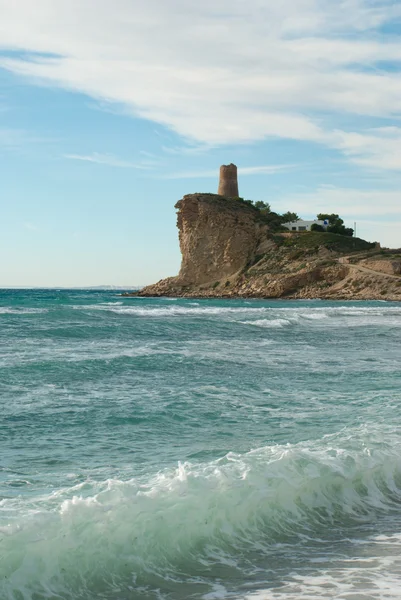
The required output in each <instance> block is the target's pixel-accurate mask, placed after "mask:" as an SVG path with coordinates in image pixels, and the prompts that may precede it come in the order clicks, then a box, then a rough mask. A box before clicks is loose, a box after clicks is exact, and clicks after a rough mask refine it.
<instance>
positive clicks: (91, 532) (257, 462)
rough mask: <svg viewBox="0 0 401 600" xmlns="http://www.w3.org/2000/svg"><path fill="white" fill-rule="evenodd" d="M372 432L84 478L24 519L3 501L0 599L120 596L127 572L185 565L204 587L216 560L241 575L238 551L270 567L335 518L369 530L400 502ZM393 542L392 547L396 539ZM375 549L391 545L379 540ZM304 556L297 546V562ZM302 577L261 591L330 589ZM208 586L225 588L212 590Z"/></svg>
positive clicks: (393, 440) (393, 466) (395, 440)
mask: <svg viewBox="0 0 401 600" xmlns="http://www.w3.org/2000/svg"><path fill="white" fill-rule="evenodd" d="M382 435H383V431H381V432H380V431H379V430H378V431H377V432H375V431H369V432H368V431H366V428H359V429H356V430H355V429H354V430H349V431H348V430H344V431H343V432H341V433H340V434H336V435H331V436H325V438H324V440H323V439H322V440H318V441H317V442H314V443H311V442H308V443H300V444H296V445H290V444H288V445H284V446H279V445H277V446H267V447H264V448H259V449H256V450H253V451H251V452H248V453H245V454H238V453H229V454H227V455H226V456H225V457H224V458H221V459H219V460H214V461H212V462H208V463H203V464H192V463H189V462H186V463H183V464H179V465H178V467H177V468H176V469H173V470H165V471H163V472H161V473H158V474H156V475H155V476H153V477H151V478H148V479H135V480H130V481H125V482H124V481H120V480H116V479H109V480H106V481H104V482H100V483H95V482H93V483H90V482H84V483H80V484H78V485H75V486H74V487H73V488H66V489H63V490H58V491H57V492H56V493H54V494H52V495H51V496H48V497H46V498H42V499H38V500H36V501H34V502H33V501H31V503H30V505H29V504H28V505H27V506H26V508H25V511H24V516H23V517H22V513H21V509H22V506H21V503H23V502H24V499H23V498H16V499H11V500H6V501H5V503H4V502H3V507H2V508H3V515H4V516H7V515H8V518H9V521H8V530H7V535H6V536H5V537H4V538H3V540H2V546H3V548H2V554H3V558H4V560H3V564H2V567H1V569H2V573H3V577H2V579H0V592H1V594H0V597H1V598H2V599H4V600H11V599H14V598H15V597H16V593H17V592H16V590H19V591H20V594H22V596H21V597H24V596H23V593H24V590H27V589H30V590H35V591H36V593H37V595H38V597H40V594H42V595H43V594H44V592H45V590H46V593H48V594H49V595H50V597H51V595H53V596H55V597H56V596H57V594H58V595H59V596H60V597H64V596H63V595H65V593H66V590H69V594H70V596H69V597H74V596H73V595H72V596H71V594H75V595H76V596H77V597H85V598H95V597H101V596H100V589H102V590H103V593H104V594H105V596H104V597H107V598H120V596H119V595H118V594H117V593H116V590H114V592H113V589H114V588H113V586H114V585H115V584H118V588H119V590H120V592H121V589H123V588H124V586H125V587H126V586H127V585H128V584H129V582H130V581H132V578H133V575H134V574H135V577H139V578H140V579H141V580H142V581H144V582H146V581H147V582H148V583H149V582H152V581H153V578H156V579H157V578H158V577H163V578H165V577H168V578H170V577H171V578H173V579H174V580H175V581H181V580H182V577H183V572H185V566H184V565H185V564H186V561H193V560H196V561H197V562H198V563H199V564H203V565H204V567H205V569H206V570H205V573H206V575H205V579H204V580H203V583H204V584H206V583H207V582H209V580H208V578H207V573H208V569H209V570H210V569H213V568H214V567H215V565H216V564H220V565H225V567H226V568H231V569H234V571H235V570H238V569H241V568H242V567H241V566H240V563H239V562H238V557H239V556H240V555H241V552H243V551H245V549H248V550H253V555H254V560H259V559H261V558H263V557H264V560H265V561H266V560H268V561H271V560H274V557H275V553H276V551H277V548H280V544H281V546H282V548H286V547H288V548H292V547H293V546H294V544H295V545H296V546H297V547H298V553H299V552H301V553H302V543H303V541H302V540H305V539H313V538H315V539H322V538H327V543H326V546H329V540H330V539H333V535H335V526H336V525H335V524H336V522H337V523H339V522H341V521H340V520H341V519H344V520H345V521H346V522H347V523H348V525H347V527H348V530H349V529H350V527H352V526H354V527H356V526H357V525H358V524H361V523H362V524H363V523H365V524H369V523H374V522H375V521H376V519H377V518H378V516H379V515H380V514H384V513H386V511H388V510H391V509H392V508H395V507H397V506H398V504H399V502H400V501H401V490H400V477H401V471H400V462H399V457H400V439H399V437H398V434H397V433H396V432H394V431H392V430H391V429H388V431H387V433H386V436H385V438H384V439H386V443H385V444H383V443H382V442H383V440H382ZM367 448H368V449H369V450H370V451H369V452H366V449H367ZM17 509H18V510H19V513H20V516H19V517H18V519H16V514H17V513H16V510H17ZM3 519H4V517H3ZM352 524H353V525H352ZM2 527H7V523H5V524H4V525H2ZM333 528H334V529H333ZM334 539H335V538H334ZM322 541H323V540H322ZM394 541H395V543H396V544H398V545H399V542H400V536H399V535H398V536H397V537H396V538H395V540H394ZM362 542H364V540H362ZM378 542H379V543H380V544H387V545H388V544H391V540H388V539H383V538H382V537H381V538H380V539H379V540H378ZM334 548H335V544H334ZM366 549H367V550H368V549H369V546H368V545H367V546H366ZM367 550H366V551H364V552H362V555H361V556H362V558H363V559H366V558H368V557H369V555H368V554H367ZM326 551H327V552H328V553H329V554H330V550H329V549H328V548H326ZM333 552H334V550H333ZM336 556H337V555H333V558H330V556H329V555H326V558H327V560H328V561H329V562H330V561H333V560H337V558H338V557H337V558H336ZM373 556H375V554H373ZM258 557H259V558H258ZM269 557H270V558H269ZM310 558H311V550H310V548H309V546H308V545H306V546H305V556H304V557H303V560H304V561H305V564H308V561H309V560H310ZM298 560H299V558H298ZM351 566H352V565H351ZM254 568H255V569H258V568H260V566H259V567H258V564H255V566H254ZM343 570H344V569H343ZM339 575H341V578H339ZM308 577H309V579H308V578H307V577H303V579H302V578H301V579H296V578H295V577H293V576H292V575H291V577H289V574H288V573H287V578H288V580H287V581H286V580H284V581H283V582H282V583H283V584H284V585H285V586H289V587H288V588H287V595H286V596H280V595H277V594H280V593H282V592H283V591H284V589H285V588H280V589H278V590H276V591H274V590H272V591H270V592H266V593H271V594H274V593H276V596H274V595H272V596H271V598H284V597H285V598H291V597H292V596H291V593H290V592H291V589H292V588H291V586H292V587H293V589H294V593H295V591H297V592H298V591H300V592H302V593H304V594H305V593H306V592H305V590H307V589H309V590H313V593H315V592H316V590H318V589H319V586H320V587H321V588H322V587H323V592H324V591H325V590H326V592H327V589H329V592H330V588H328V587H327V586H326V587H324V585H323V580H322V579H320V580H319V579H316V577H317V575H313V574H312V575H308ZM314 577H315V579H314ZM332 580H333V582H334V581H337V582H338V585H337V587H334V588H333V589H334V590H335V591H336V593H337V596H335V595H334V592H333V593H332V595H331V596H330V595H329V594H328V593H326V595H324V593H322V598H330V597H341V596H338V594H339V593H340V592H341V593H343V591H344V590H345V589H346V588H345V587H344V588H340V587H338V586H339V585H340V584H341V585H343V584H344V585H345V583H346V579H345V577H344V573H342V572H341V571H340V570H339V571H338V572H336V573H334V574H333V577H332ZM327 581H330V579H329V578H328V579H327ZM351 583H352V582H351ZM210 584H211V582H209V583H208V585H210ZM99 586H100V587H99ZM385 589H386V588H385V587H383V588H382V590H385ZM218 591H219V592H220V593H223V591H224V590H223V588H220V590H216V589H214V592H213V590H211V591H210V593H217V592H218ZM120 592H119V593H120ZM260 593H262V592H260ZM263 593H265V592H263ZM330 593H331V592H330ZM96 594H98V595H96ZM27 597H31V596H27ZM32 597H33V596H32ZM211 597H213V596H209V598H211ZM229 597H238V596H232V595H231V596H229ZM265 597H266V598H269V596H268V595H267V596H265ZM304 597H305V598H307V597H308V596H304ZM315 597H316V596H315ZM317 597H318V596H317ZM373 597H375V596H373ZM376 597H380V596H379V595H377V596H376ZM249 598H252V596H249ZM260 598H263V596H260ZM255 600H256V596H255Z"/></svg>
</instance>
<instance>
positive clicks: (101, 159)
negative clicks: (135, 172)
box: [64, 152, 154, 171]
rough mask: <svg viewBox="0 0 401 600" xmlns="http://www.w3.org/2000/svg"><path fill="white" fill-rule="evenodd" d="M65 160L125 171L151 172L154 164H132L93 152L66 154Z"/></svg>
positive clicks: (110, 155)
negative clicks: (118, 168)
mask: <svg viewBox="0 0 401 600" xmlns="http://www.w3.org/2000/svg"><path fill="white" fill-rule="evenodd" d="M64 158H68V159H70V160H80V161H84V162H90V163H95V164H98V165H107V166H109V167H120V168H123V169H139V170H144V171H146V170H149V169H151V168H152V166H153V164H154V163H153V162H152V163H150V161H147V162H145V161H143V162H139V163H136V162H131V161H129V160H124V159H121V158H118V157H116V156H113V155H112V154H100V153H99V152H93V154H65V155H64Z"/></svg>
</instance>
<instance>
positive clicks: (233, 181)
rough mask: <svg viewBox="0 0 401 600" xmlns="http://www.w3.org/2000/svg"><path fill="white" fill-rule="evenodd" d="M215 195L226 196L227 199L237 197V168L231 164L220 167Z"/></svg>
mask: <svg viewBox="0 0 401 600" xmlns="http://www.w3.org/2000/svg"><path fill="white" fill-rule="evenodd" d="M217 193H218V194H219V195H220V196H227V198H236V197H238V196H239V193H238V174H237V167H236V165H233V163H231V164H229V165H221V167H220V179H219V189H218V192H217Z"/></svg>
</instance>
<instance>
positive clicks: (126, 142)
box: [0, 0, 401, 287]
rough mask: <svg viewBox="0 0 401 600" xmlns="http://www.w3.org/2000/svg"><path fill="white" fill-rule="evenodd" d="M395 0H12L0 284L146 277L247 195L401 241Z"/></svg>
mask: <svg viewBox="0 0 401 600" xmlns="http://www.w3.org/2000/svg"><path fill="white" fill-rule="evenodd" d="M400 118H401V0H399V1H394V0H295V1H294V0H280V1H277V0H202V2H195V1H191V0H35V1H33V0H0V209H1V213H0V214H1V218H0V256H1V260H0V286H66V287H68V286H92V285H93V286H95V285H121V286H128V285H145V284H148V283H153V282H155V281H158V280H159V279H161V278H163V277H166V276H171V275H175V274H176V273H177V272H178V269H179V265H180V252H179V246H178V235H177V229H176V225H175V223H176V214H175V209H174V204H175V203H176V201H177V200H179V199H180V198H181V197H182V196H183V195H184V194H188V193H193V192H217V185H218V171H219V166H220V165H221V164H228V163H230V162H233V163H235V164H237V165H238V170H239V191H240V195H241V196H242V197H244V198H246V199H252V200H263V201H266V202H269V203H270V205H271V207H272V209H273V210H276V211H278V212H285V211H287V210H291V211H296V212H297V213H298V214H299V215H300V216H301V217H303V218H314V217H315V216H316V214H317V213H319V212H336V213H339V214H340V215H342V216H343V218H344V220H345V222H346V224H347V225H348V226H351V227H352V226H353V224H354V222H356V224H357V233H358V236H360V237H363V238H365V239H368V240H369V241H380V242H381V244H382V245H383V246H387V247H401V233H400V231H401V120H400Z"/></svg>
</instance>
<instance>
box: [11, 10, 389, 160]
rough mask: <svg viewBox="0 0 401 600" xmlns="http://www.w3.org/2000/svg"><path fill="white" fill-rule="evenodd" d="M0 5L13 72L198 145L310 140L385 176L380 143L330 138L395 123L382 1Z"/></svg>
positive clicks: (383, 139) (383, 140)
mask: <svg viewBox="0 0 401 600" xmlns="http://www.w3.org/2000/svg"><path fill="white" fill-rule="evenodd" d="M3 5H4V6H2V19H1V22H0V46H2V47H3V48H7V49H12V50H17V51H18V50H22V51H24V52H26V51H27V52H31V56H30V57H29V55H28V56H26V55H25V56H23V57H22V58H10V57H7V58H6V57H4V58H2V59H1V60H0V66H2V67H3V68H4V69H8V70H9V71H12V72H13V73H16V74H19V75H22V76H26V77H29V78H30V79H31V80H32V78H34V79H35V80H36V81H37V82H38V83H41V82H43V83H44V84H46V85H48V84H49V83H50V84H52V85H56V86H62V87H64V88H66V89H70V90H74V91H79V92H83V93H85V94H87V95H89V96H91V97H92V98H95V99H96V100H97V101H100V102H104V103H115V105H116V106H123V107H124V108H125V110H126V111H127V112H129V113H131V114H134V115H135V116H139V117H143V118H146V119H150V120H152V121H154V122H157V123H159V124H161V125H163V126H167V127H169V128H171V129H172V130H174V131H175V132H176V133H178V134H179V135H181V136H182V137H183V138H184V139H186V140H192V141H194V142H195V143H196V144H200V145H205V146H215V145H218V144H226V143H243V142H252V141H255V140H263V139H266V138H270V137H272V138H273V137H274V138H285V139H291V140H302V141H310V142H315V143H318V144H322V145H326V146H329V147H332V148H335V149H336V150H338V151H339V152H340V153H342V154H343V155H344V156H345V157H347V158H349V159H350V160H352V161H358V163H359V164H361V165H363V166H370V164H371V162H370V161H371V160H375V161H376V159H378V158H379V157H380V154H381V150H382V149H383V147H385V154H386V156H387V158H386V159H385V160H382V161H380V160H377V161H376V166H379V167H381V168H384V169H387V168H399V167H398V164H399V162H398V159H396V160H395V161H393V160H392V159H391V156H390V155H389V151H388V150H387V149H388V148H390V147H392V144H393V141H394V140H392V139H390V138H389V137H388V136H382V135H377V136H376V135H373V137H372V139H371V140H370V141H369V145H370V147H371V150H368V149H367V150H366V151H365V153H361V154H356V153H355V152H353V151H352V149H351V145H352V143H353V142H352V139H351V137H352V136H354V134H358V135H361V136H365V137H369V136H370V134H369V133H368V132H364V131H363V129H362V128H361V127H357V126H355V127H354V128H353V130H351V131H344V132H343V134H344V135H343V140H341V139H340V137H341V136H339V132H340V133H341V131H342V129H343V127H341V126H340V123H341V118H342V117H344V116H345V115H352V116H353V117H364V118H368V117H370V118H375V119H377V118H387V119H398V118H399V117H401V105H400V101H399V99H400V97H401V75H400V68H401V40H400V37H397V36H396V35H392V36H386V35H385V33H383V31H384V29H383V27H382V26H383V25H385V24H386V23H388V22H390V21H393V22H394V21H395V20H397V19H398V20H399V19H401V4H400V3H394V1H393V0H380V1H372V0H302V2H294V1H293V0H280V2H277V0H265V2H261V1H260V0H249V1H248V2H246V3H244V2H232V0H214V1H213V2H212V1H211V0H205V1H204V2H202V3H184V2H183V0H152V1H151V2H148V3H137V2H127V0H115V2H114V3H113V5H111V4H110V2H109V0H97V1H96V2H95V1H94V0H58V2H57V3H54V2H51V1H50V0H44V1H43V2H42V4H41V10H40V11H38V10H36V8H35V3H32V1H31V0H19V2H6V3H4V2H3ZM21 13H23V14H24V15H25V18H24V19H22V18H21ZM95 15H96V28H94V27H93V22H94V16H95ZM171 31H173V32H174V35H172V34H171ZM150 40H151V43H150V42H149V41H150ZM238 40H241V43H238ZM355 122H357V120H356V119H355ZM344 129H346V128H344ZM336 136H337V137H336ZM347 137H348V139H347ZM365 141H367V140H365ZM366 146H367V145H366ZM390 154H392V151H390ZM85 159H86V160H92V162H99V163H100V164H112V163H111V162H110V161H108V162H101V160H102V159H100V160H99V159H97V160H93V157H90V158H83V160H85ZM112 160H113V159H112ZM366 161H368V162H366ZM117 163H123V164H117ZM124 163H126V161H120V160H119V159H116V162H115V163H114V166H128V165H125V164H124ZM131 167H132V168H142V167H137V166H136V165H134V166H132V165H131Z"/></svg>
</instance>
